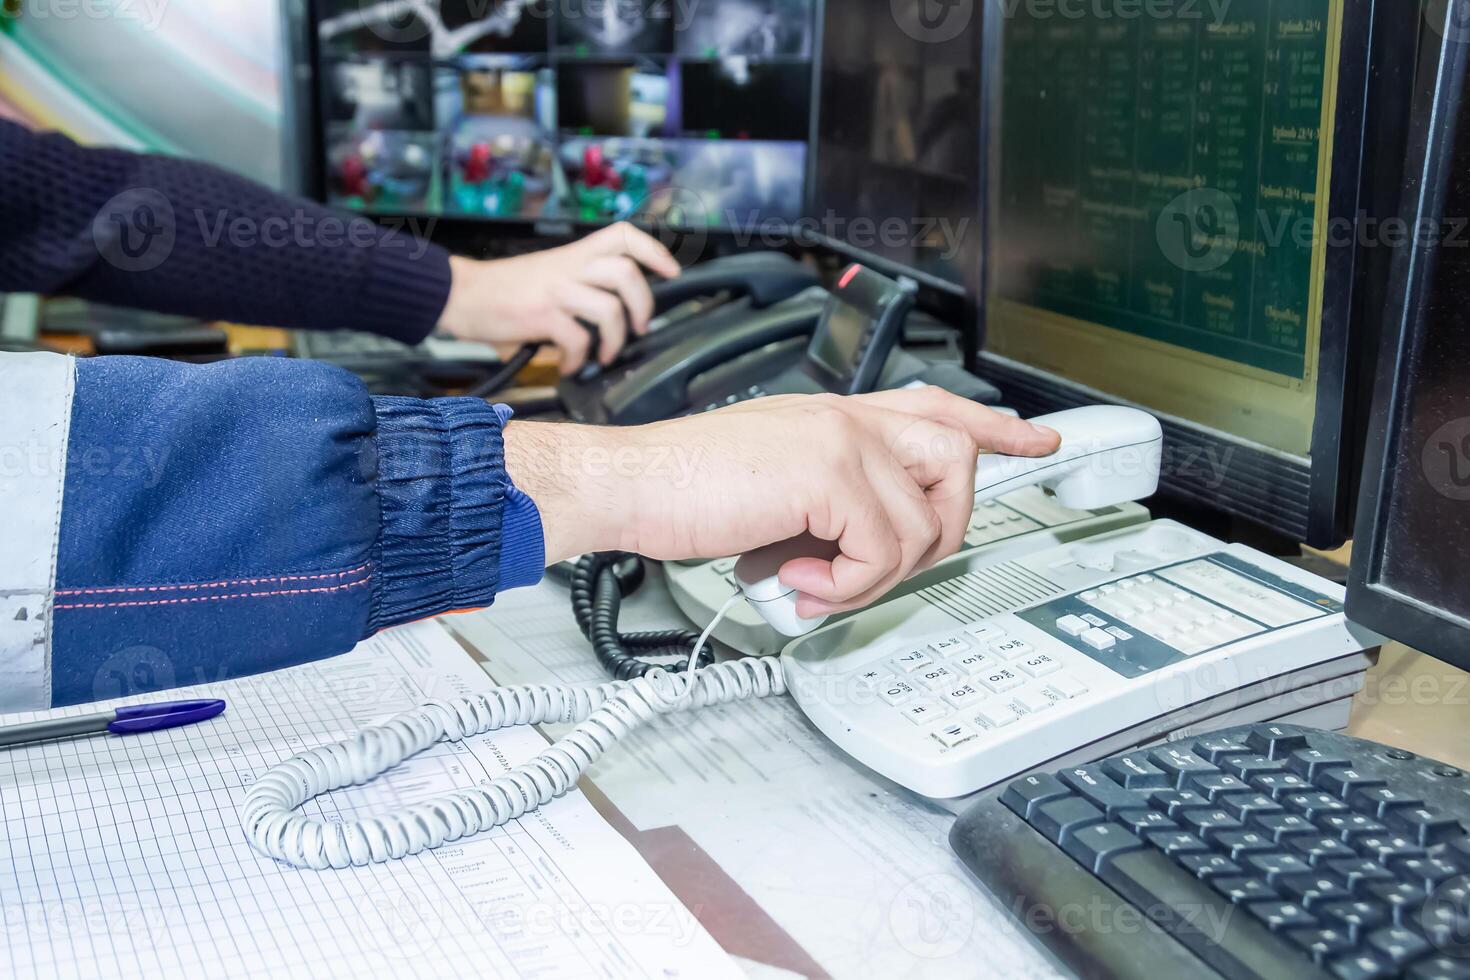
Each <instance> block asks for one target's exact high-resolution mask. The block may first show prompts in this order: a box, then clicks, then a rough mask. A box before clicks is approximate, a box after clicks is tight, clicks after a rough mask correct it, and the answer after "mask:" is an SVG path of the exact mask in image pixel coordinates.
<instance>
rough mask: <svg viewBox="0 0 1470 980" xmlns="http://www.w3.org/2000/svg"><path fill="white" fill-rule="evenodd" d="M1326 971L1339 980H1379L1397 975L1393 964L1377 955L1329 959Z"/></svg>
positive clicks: (1354, 955)
mask: <svg viewBox="0 0 1470 980" xmlns="http://www.w3.org/2000/svg"><path fill="white" fill-rule="evenodd" d="M1327 969H1329V970H1330V971H1332V975H1333V976H1335V977H1338V978H1340V980H1380V978H1383V977H1391V976H1394V975H1395V974H1397V973H1398V970H1397V969H1395V968H1394V965H1393V963H1391V962H1389V960H1387V959H1386V958H1384V957H1382V956H1380V955H1378V954H1377V953H1368V952H1358V953H1346V954H1344V955H1342V956H1338V957H1336V958H1334V959H1331V960H1329V961H1328V963H1327Z"/></svg>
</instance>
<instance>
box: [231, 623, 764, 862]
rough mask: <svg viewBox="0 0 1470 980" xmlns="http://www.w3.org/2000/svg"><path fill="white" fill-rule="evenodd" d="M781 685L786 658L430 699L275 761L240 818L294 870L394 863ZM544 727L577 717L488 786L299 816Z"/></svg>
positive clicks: (484, 826) (261, 847)
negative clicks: (332, 798) (457, 752)
mask: <svg viewBox="0 0 1470 980" xmlns="http://www.w3.org/2000/svg"><path fill="white" fill-rule="evenodd" d="M727 606H728V604H727ZM716 619H717V621H718V617H717V618H716ZM711 627H713V624H711ZM785 692H786V678H785V675H784V674H783V673H782V670H781V663H780V661H779V660H778V659H777V658H775V657H762V658H759V659H751V660H733V661H729V662H727V663H720V664H714V665H713V666H710V667H705V668H703V669H701V670H698V671H696V672H694V673H693V674H682V675H676V674H670V673H668V672H666V671H663V670H654V671H652V672H650V673H649V674H648V675H647V676H646V677H639V678H636V679H634V680H631V681H613V682H611V683H607V684H601V685H599V686H597V687H591V688H572V687H562V686H552V685H524V686H519V687H502V688H497V689H496V690H493V691H489V692H487V693H485V694H479V695H475V696H473V697H466V698H456V699H454V700H452V701H438V700H436V701H429V702H426V703H425V704H422V705H420V706H418V707H416V708H413V709H412V710H409V711H405V712H403V713H402V714H400V715H398V716H397V717H395V718H392V719H391V720H389V721H388V722H387V723H386V724H383V725H378V726H373V727H370V728H365V729H363V730H362V731H361V732H359V733H358V734H357V735H356V736H355V737H354V738H351V739H348V740H347V741H344V742H338V743H337V744H335V745H327V746H323V747H322V748H319V749H313V750H311V751H310V752H303V753H302V754H300V755H297V756H295V757H293V758H290V759H287V760H286V761H285V762H282V763H280V764H279V765H277V766H275V767H273V768H271V769H270V770H269V771H267V772H266V773H265V774H264V775H263V776H261V777H260V779H259V780H257V781H256V783H255V785H253V786H252V787H250V791H249V792H248V793H246V795H245V803H244V805H243V806H242V807H241V822H242V824H243V826H244V829H245V834H246V836H247V837H248V838H249V839H250V843H251V844H252V845H253V846H254V847H255V848H256V850H258V851H260V852H261V853H262V854H265V855H267V856H269V857H273V858H275V859H277V860H279V861H285V862H286V863H287V864H291V865H294V866H295V867H298V868H315V869H318V870H320V869H324V868H346V867H349V866H361V865H366V864H372V863H380V862H384V861H390V860H395V859H397V858H401V857H405V856H407V855H410V854H418V853H419V852H420V851H423V850H426V849H429V848H434V847H438V846H440V845H441V844H447V843H450V842H452V841H456V840H459V839H461V838H463V837H467V836H470V835H472V834H478V833H481V832H483V831H486V830H489V829H491V828H492V827H499V826H501V825H502V824H505V823H509V822H510V821H512V820H514V819H516V818H517V817H520V816H522V815H523V814H525V813H527V812H528V811H530V810H534V809H536V808H537V807H539V806H541V805H543V804H545V803H549V802H551V801H552V800H554V799H556V798H557V797H559V796H562V795H564V794H566V793H567V792H568V791H569V790H571V789H572V788H573V787H574V786H576V784H577V781H578V780H579V779H581V777H582V774H583V773H585V772H586V771H587V770H588V769H589V768H590V767H591V766H592V764H593V763H594V762H596V761H597V759H598V758H600V757H601V756H602V754H603V753H604V752H606V751H607V750H608V749H609V748H611V747H612V746H613V745H614V744H615V743H617V741H618V740H619V739H621V738H623V737H624V736H626V735H627V734H628V733H630V732H632V731H633V730H635V729H636V728H638V727H639V726H641V725H643V724H645V723H646V722H648V721H649V720H651V719H653V718H655V717H657V716H659V715H663V714H668V713H670V712H675V711H683V710H691V709H698V708H704V707H708V706H710V705H715V704H726V703H729V702H732V701H743V700H746V699H749V698H765V697H770V696H772V695H780V694H784V693H785ZM547 722H551V723H557V722H578V723H579V724H577V727H576V728H574V729H572V731H570V732H569V733H567V735H566V736H564V737H563V738H561V739H560V740H559V741H557V742H556V743H554V744H553V745H551V746H550V747H549V748H547V749H546V750H545V751H544V752H542V753H541V754H540V755H538V756H537V757H536V758H534V759H532V760H531V761H530V762H527V763H525V764H524V765H520V766H517V767H516V768H514V769H512V770H511V771H510V772H508V773H506V774H505V775H503V776H499V777H496V778H495V779H492V780H491V781H490V782H489V783H488V784H486V785H484V786H470V787H465V788H463V789H458V790H455V791H454V792H452V793H448V794H446V795H444V796H440V797H438V798H436V799H432V800H427V801H424V802H421V803H414V804H410V805H408V806H403V807H399V808H397V809H396V810H393V811H392V812H391V813H388V814H385V815H383V816H380V817H369V818H366V819H358V820H351V821H348V822H346V823H338V822H334V821H327V820H323V819H322V818H320V817H315V816H306V815H304V814H301V813H296V812H293V811H295V810H296V808H297V807H299V806H301V805H302V804H303V803H305V802H306V801H307V800H310V799H311V798H313V797H315V796H317V795H319V794H321V793H326V792H330V791H332V790H336V789H341V788H343V787H344V786H355V785H358V784H361V783H365V782H368V781H369V780H372V779H374V778H375V777H377V776H378V775H380V774H382V773H384V772H387V771H388V770H389V769H392V768H393V767H394V766H397V765H398V764H399V763H401V762H403V761H404V760H405V759H408V758H409V757H410V756H413V755H415V754H417V753H419V752H422V751H423V750H424V749H426V748H428V747H429V746H431V745H433V744H434V743H435V742H438V741H440V740H441V739H448V740H450V741H459V740H461V739H464V738H468V737H470V736H472V735H479V734H483V733H485V732H492V731H497V730H500V729H504V728H511V727H515V726H517V725H538V724H542V723H547Z"/></svg>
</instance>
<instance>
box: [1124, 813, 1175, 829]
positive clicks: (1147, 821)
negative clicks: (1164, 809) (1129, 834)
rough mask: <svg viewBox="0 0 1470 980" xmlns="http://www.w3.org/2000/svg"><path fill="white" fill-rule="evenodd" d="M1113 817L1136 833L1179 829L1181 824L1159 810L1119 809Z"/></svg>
mask: <svg viewBox="0 0 1470 980" xmlns="http://www.w3.org/2000/svg"><path fill="white" fill-rule="evenodd" d="M1113 819H1114V820H1116V821H1117V822H1118V823H1120V824H1122V825H1123V826H1125V827H1127V828H1128V829H1129V830H1131V831H1133V832H1134V833H1135V834H1145V833H1148V832H1149V831H1151V830H1178V829H1179V825H1178V824H1177V823H1175V822H1174V821H1172V820H1170V819H1169V818H1168V817H1166V816H1164V815H1163V814H1162V813H1160V812H1159V811H1157V810H1119V811H1118V812H1117V813H1115V814H1113Z"/></svg>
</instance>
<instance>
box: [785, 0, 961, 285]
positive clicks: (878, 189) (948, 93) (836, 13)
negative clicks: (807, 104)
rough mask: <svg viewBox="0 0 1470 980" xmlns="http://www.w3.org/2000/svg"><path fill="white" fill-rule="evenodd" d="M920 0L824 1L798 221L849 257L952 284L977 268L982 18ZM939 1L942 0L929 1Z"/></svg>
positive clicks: (957, 7)
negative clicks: (806, 191)
mask: <svg viewBox="0 0 1470 980" xmlns="http://www.w3.org/2000/svg"><path fill="white" fill-rule="evenodd" d="M926 5H930V0H843V2H841V3H829V4H827V7H826V15H825V17H824V24H823V40H822V66H821V84H820V96H819V99H820V109H819V111H818V116H817V119H818V122H817V135H816V150H815V154H816V156H815V163H814V179H813V183H812V194H811V207H810V209H809V212H810V213H809V215H808V218H807V220H808V222H810V223H813V224H814V226H815V228H816V230H817V232H818V234H819V235H820V237H822V238H824V239H826V240H827V242H828V243H829V244H832V245H834V246H836V247H837V248H839V249H841V250H842V251H844V252H846V253H848V254H851V255H853V256H854V257H856V258H859V259H863V260H869V261H871V260H872V259H873V258H877V259H881V260H886V262H887V263H891V264H894V265H897V266H900V267H902V268H903V269H904V270H906V271H910V272H915V273H919V274H920V275H921V276H928V277H932V278H933V279H937V280H941V281H943V282H946V283H950V284H952V285H954V286H958V287H971V286H974V285H975V282H974V279H975V278H976V276H977V274H978V271H979V268H980V248H981V242H980V239H981V234H980V233H981V230H982V229H981V228H980V227H979V220H980V219H979V212H980V206H979V205H980V200H979V190H978V189H979V186H980V139H979V135H978V126H979V120H980V83H981V79H980V75H981V72H980V58H979V55H980V44H979V36H980V26H981V16H980V12H979V11H978V10H975V9H973V8H974V7H976V6H978V5H972V4H959V5H955V6H954V7H953V9H952V10H950V12H949V13H948V14H946V16H945V17H944V18H941V21H942V23H941V24H940V26H939V28H937V30H938V34H937V35H935V34H933V33H932V32H929V31H925V30H923V29H920V27H919V26H918V25H922V24H925V23H928V21H925V20H923V19H922V15H923V13H924V9H923V8H925V6H926ZM933 6H935V7H939V6H940V5H933Z"/></svg>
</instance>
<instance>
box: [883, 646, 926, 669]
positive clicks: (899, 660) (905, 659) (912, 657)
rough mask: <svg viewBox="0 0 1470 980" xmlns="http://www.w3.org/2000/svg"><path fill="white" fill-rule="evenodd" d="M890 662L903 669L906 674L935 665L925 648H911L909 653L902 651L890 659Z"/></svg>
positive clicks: (895, 667)
mask: <svg viewBox="0 0 1470 980" xmlns="http://www.w3.org/2000/svg"><path fill="white" fill-rule="evenodd" d="M889 663H891V664H892V665H893V667H894V669H895V670H899V671H902V672H903V673H905V674H912V673H915V672H916V671H920V670H923V669H924V668H925V667H933V666H934V661H933V660H932V659H930V657H929V655H928V654H927V653H925V652H924V651H923V650H910V651H909V652H907V653H901V654H899V655H898V656H896V657H894V658H893V659H892V660H890V661H889Z"/></svg>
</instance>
